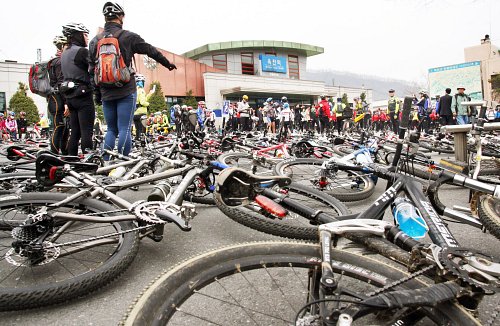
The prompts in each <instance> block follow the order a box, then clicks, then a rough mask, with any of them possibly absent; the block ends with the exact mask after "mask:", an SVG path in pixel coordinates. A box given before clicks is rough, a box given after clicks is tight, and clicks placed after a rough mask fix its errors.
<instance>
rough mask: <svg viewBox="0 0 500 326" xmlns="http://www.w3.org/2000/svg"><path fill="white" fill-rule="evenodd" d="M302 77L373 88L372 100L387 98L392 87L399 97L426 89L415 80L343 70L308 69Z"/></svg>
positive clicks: (348, 85)
mask: <svg viewBox="0 0 500 326" xmlns="http://www.w3.org/2000/svg"><path fill="white" fill-rule="evenodd" d="M303 78H304V79H307V80H317V81H323V82H325V83H326V84H327V85H332V83H333V82H334V83H335V86H346V87H358V88H361V87H363V85H364V87H365V88H370V89H373V100H374V101H378V100H385V99H387V91H388V90H389V89H391V88H393V89H394V90H395V91H396V94H397V95H398V96H399V97H402V96H404V95H410V94H414V93H418V92H419V91H420V90H421V89H422V88H423V89H426V88H427V87H426V86H425V85H421V84H419V83H417V82H409V81H405V80H397V79H388V78H383V77H377V76H369V75H359V74H354V73H350V72H345V71H335V70H308V71H306V72H305V73H304V75H303Z"/></svg>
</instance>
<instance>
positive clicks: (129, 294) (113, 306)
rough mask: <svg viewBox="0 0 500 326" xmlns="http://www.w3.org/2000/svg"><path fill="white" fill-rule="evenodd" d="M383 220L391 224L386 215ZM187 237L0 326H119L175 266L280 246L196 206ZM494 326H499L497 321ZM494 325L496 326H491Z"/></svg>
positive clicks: (459, 197) (488, 247)
mask: <svg viewBox="0 0 500 326" xmlns="http://www.w3.org/2000/svg"><path fill="white" fill-rule="evenodd" d="M385 184H386V183H385V181H383V180H381V181H380V182H379V183H378V184H377V186H376V192H375V193H374V195H373V196H372V197H371V198H369V199H367V200H364V201H361V202H355V203H349V204H348V207H349V208H350V209H351V211H353V212H359V211H362V210H364V209H365V208H366V207H367V206H368V205H369V204H370V203H371V202H372V201H373V200H374V199H375V198H377V197H378V196H379V195H380V194H382V193H383V191H384V189H385ZM148 193H149V190H141V189H140V190H139V191H124V192H123V197H124V198H126V199H128V200H130V201H136V200H139V199H145V198H146V197H147V195H148ZM440 194H441V196H440V198H441V200H442V201H443V202H444V203H445V204H446V205H454V204H456V205H465V203H466V202H467V198H468V192H467V191H466V190H464V189H460V188H457V187H453V186H446V187H444V188H443V189H442V191H441V192H440ZM385 219H387V220H388V221H391V215H390V214H389V213H388V212H386V215H385ZM192 226H193V228H192V231H190V232H182V231H181V230H179V229H178V228H177V227H176V226H174V225H167V226H166V228H165V233H164V239H163V241H162V242H160V243H156V242H153V241H152V240H150V239H143V240H142V242H141V244H140V249H139V253H138V255H137V257H136V258H135V260H134V261H133V263H132V264H131V266H130V267H129V268H128V269H127V271H126V272H125V273H124V274H122V275H121V276H120V277H119V278H118V279H117V280H115V281H114V282H112V283H111V284H109V285H108V286H106V287H104V288H102V289H100V290H99V291H97V292H94V293H90V294H89V295H87V296H85V297H82V298H78V299H75V300H72V301H70V302H66V303H64V304H58V305H54V306H49V307H43V308H38V309H31V310H25V311H13V312H3V313H0V324H1V325H37V326H38V325H52V326H56V325H116V324H118V323H119V322H120V320H121V319H122V317H123V316H124V314H125V313H126V311H127V309H128V308H129V306H130V304H131V303H132V302H133V301H134V298H136V297H137V296H138V295H140V293H141V291H142V290H143V289H144V288H145V287H146V286H147V285H148V284H149V283H150V282H151V280H153V279H154V278H155V277H156V276H158V275H159V274H160V273H161V272H162V271H164V270H167V269H169V268H171V267H172V266H174V265H176V264H178V263H179V262H181V261H183V260H186V259H188V258H190V257H192V256H195V255H197V254H200V253H202V252H205V251H207V250H210V249H215V248H219V247H223V246H226V245H230V244H235V243H241V242H249V241H259V240H270V239H274V240H281V238H279V237H275V236H271V235H267V234H264V233H260V232H258V231H254V230H252V229H249V228H247V227H245V226H242V225H240V224H238V223H236V222H234V221H232V220H230V219H229V218H228V217H226V216H225V215H224V214H223V213H221V212H220V211H219V210H218V209H217V208H216V207H209V206H204V205H200V206H199V207H198V216H197V217H196V218H195V220H193V221H192ZM449 227H450V229H451V230H452V232H453V234H454V235H455V236H456V238H457V239H458V240H459V242H460V243H461V245H462V246H464V247H472V248H475V249H477V250H481V251H483V252H485V253H487V254H496V255H497V256H498V253H499V251H498V247H497V246H498V244H499V242H498V240H497V239H496V238H494V237H493V236H491V235H490V234H488V233H483V232H482V231H481V230H479V229H476V228H473V227H471V226H468V225H463V224H456V223H449ZM498 297H499V296H498V295H497V296H496V297H489V298H487V300H485V301H484V302H483V303H482V306H481V307H482V313H481V314H480V318H482V322H483V323H484V322H485V321H486V319H487V318H489V316H490V314H491V312H493V310H494V309H495V308H496V309H498V305H499V298H498ZM497 322H498V323H500V321H497ZM497 325H498V324H497Z"/></svg>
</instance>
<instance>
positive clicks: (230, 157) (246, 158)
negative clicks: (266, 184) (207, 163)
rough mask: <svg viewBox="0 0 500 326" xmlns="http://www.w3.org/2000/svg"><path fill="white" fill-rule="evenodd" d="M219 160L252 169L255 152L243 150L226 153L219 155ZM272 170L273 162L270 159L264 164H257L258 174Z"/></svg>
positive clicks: (248, 169)
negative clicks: (244, 151)
mask: <svg viewBox="0 0 500 326" xmlns="http://www.w3.org/2000/svg"><path fill="white" fill-rule="evenodd" d="M217 161H219V162H221V163H223V164H226V165H229V166H233V167H239V168H242V169H245V170H247V171H252V163H253V154H252V153H243V152H232V153H224V154H222V155H219V157H218V158H217ZM271 172H272V164H271V163H270V162H269V161H266V162H265V163H264V164H261V163H259V165H257V166H256V171H255V173H256V174H271Z"/></svg>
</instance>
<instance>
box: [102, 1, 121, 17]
mask: <svg viewBox="0 0 500 326" xmlns="http://www.w3.org/2000/svg"><path fill="white" fill-rule="evenodd" d="M102 14H103V15H104V16H106V17H113V16H115V17H116V16H119V15H125V11H124V10H123V7H122V6H120V5H119V4H117V3H116V2H106V3H105V4H104V7H102Z"/></svg>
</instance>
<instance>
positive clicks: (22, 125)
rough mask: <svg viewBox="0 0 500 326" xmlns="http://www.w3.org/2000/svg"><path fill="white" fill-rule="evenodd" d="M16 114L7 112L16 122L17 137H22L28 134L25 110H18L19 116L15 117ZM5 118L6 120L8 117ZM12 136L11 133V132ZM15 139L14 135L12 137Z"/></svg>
mask: <svg viewBox="0 0 500 326" xmlns="http://www.w3.org/2000/svg"><path fill="white" fill-rule="evenodd" d="M15 116H16V114H15V113H14V112H10V113H9V117H10V118H12V120H14V122H16V129H17V137H18V138H19V139H24V138H25V137H26V136H27V135H28V120H26V112H24V111H21V112H19V118H18V119H17V120H16V119H15ZM9 117H8V118H7V120H8V119H9ZM11 136H12V134H11ZM11 138H12V137H11ZM14 139H16V137H14Z"/></svg>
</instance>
